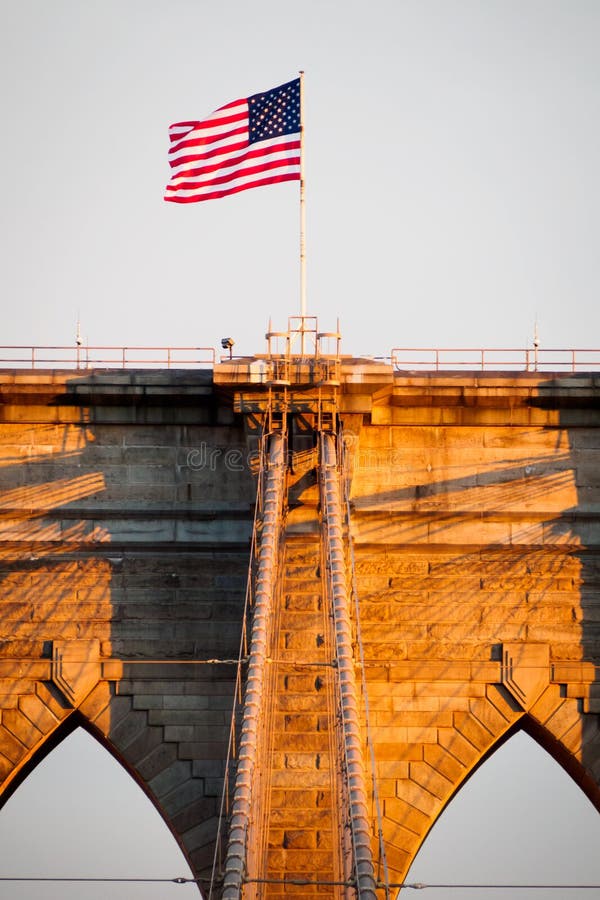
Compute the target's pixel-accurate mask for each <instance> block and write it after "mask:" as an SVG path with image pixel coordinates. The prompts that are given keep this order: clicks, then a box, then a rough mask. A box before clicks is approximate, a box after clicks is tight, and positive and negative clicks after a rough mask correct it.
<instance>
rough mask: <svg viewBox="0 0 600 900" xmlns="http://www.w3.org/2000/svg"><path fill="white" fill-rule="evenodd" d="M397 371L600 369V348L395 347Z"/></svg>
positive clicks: (585, 370) (394, 364) (394, 354)
mask: <svg viewBox="0 0 600 900" xmlns="http://www.w3.org/2000/svg"><path fill="white" fill-rule="evenodd" d="M391 360H392V366H393V367H394V369H395V370H396V371H418V372H451V371H458V372H464V371H467V370H475V371H485V372H494V371H496V372H498V371H509V372H594V371H596V372H600V350H590V349H584V348H581V349H571V350H566V349H546V348H544V349H541V348H539V347H537V348H535V347H534V348H532V349H520V350H519V349H512V348H492V347H487V348H474V347H462V348H461V347H458V348H450V347H443V348H442V347H394V349H393V350H392V352H391Z"/></svg>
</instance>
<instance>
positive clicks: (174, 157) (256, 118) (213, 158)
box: [165, 78, 301, 203]
mask: <svg viewBox="0 0 600 900" xmlns="http://www.w3.org/2000/svg"><path fill="white" fill-rule="evenodd" d="M300 120H301V116H300V79H299V78H296V79H294V80H293V81H290V82H287V83H286V84H282V85H279V86H278V87H276V88H273V89H272V90H270V91H265V92H264V93H261V94H254V95H253V96H251V97H247V98H245V99H241V100H235V101H233V102H232V103H227V104H226V105H225V106H222V107H220V108H219V109H217V110H215V112H213V113H211V115H210V116H208V117H207V118H206V119H203V120H202V121H193V122H178V123H176V124H174V125H171V127H170V129H169V137H170V140H171V147H170V150H169V163H170V165H171V167H172V169H173V174H172V177H171V181H170V182H169V184H168V185H167V188H166V192H165V200H169V201H173V202H175V203H193V202H198V201H200V200H213V199H217V198H219V197H226V196H227V195H229V194H234V193H237V192H238V191H243V190H247V189H248V188H253V187H261V186H263V185H267V184H275V183H277V182H280V181H297V180H299V179H300V169H301V121H300Z"/></svg>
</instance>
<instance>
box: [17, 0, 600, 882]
mask: <svg viewBox="0 0 600 900" xmlns="http://www.w3.org/2000/svg"><path fill="white" fill-rule="evenodd" d="M599 47H600V3H599V2H598V0H563V2H557V0H369V2H366V0H361V2H358V0H304V2H303V3H301V4H294V5H293V4H289V3H282V2H281V0H279V2H276V0H255V2H251V3H250V2H242V0H229V2H223V3H218V2H209V0H102V2H100V0H0V95H1V98H2V113H3V114H2V116H1V117H0V129H2V131H3V134H2V139H1V140H0V171H1V172H2V174H3V181H4V187H3V198H2V204H1V207H0V254H1V266H0V296H1V297H2V304H3V311H4V316H3V325H2V340H1V343H2V344H24V345H44V344H72V343H73V342H74V339H75V329H76V322H77V320H78V319H80V320H81V330H82V336H83V338H84V340H85V341H87V342H88V343H89V344H92V345H98V344H110V345H124V344H127V345H131V344H141V345H175V346H176V345H190V344H191V345H197V346H206V345H210V346H216V345H218V343H219V340H220V338H221V337H222V336H224V335H229V334H231V335H232V336H233V337H234V338H235V340H236V347H235V349H236V351H238V352H240V353H252V352H255V351H259V352H260V351H262V350H263V348H264V332H265V330H266V327H267V323H268V320H269V317H270V316H272V317H273V325H274V327H276V328H282V327H285V325H286V322H287V317H288V315H296V314H297V313H298V312H299V303H300V301H299V265H298V251H299V234H298V225H299V209H298V185H297V183H288V184H284V185H276V186H273V187H269V188H262V189H259V190H252V191H247V192H244V193H242V194H238V195H236V196H233V197H229V198H226V199H224V200H216V201H209V202H206V203H199V204H189V205H188V206H177V205H175V204H168V203H165V202H164V201H163V199H162V197H163V192H164V187H165V184H166V183H167V181H168V179H169V176H170V173H169V166H168V163H167V149H168V135H167V129H168V126H169V124H171V123H172V122H175V121H178V120H182V119H193V118H202V117H203V116H204V115H207V114H208V113H210V112H211V111H212V110H214V109H215V108H217V107H218V106H221V105H222V104H224V103H226V102H228V101H230V100H234V99H236V98H238V97H243V96H248V95H250V94H252V93H256V92H258V91H262V90H267V89H269V88H271V87H274V86H275V85H277V84H280V83H283V82H285V81H287V80H289V79H291V78H293V77H295V76H296V75H297V72H298V70H299V69H300V68H303V69H304V70H305V71H306V81H305V110H306V118H305V125H306V174H307V265H308V312H309V313H312V314H315V315H317V316H318V317H319V324H320V326H321V328H323V329H326V330H330V329H331V328H333V327H335V322H336V318H337V317H338V316H339V317H340V320H341V329H342V333H343V336H344V342H343V350H344V351H345V352H352V353H363V354H371V355H378V356H382V355H386V354H388V353H389V351H390V349H391V348H392V347H393V346H454V347H456V346H462V347H465V346H496V347H525V346H527V345H531V341H532V338H533V330H534V322H535V320H536V318H537V320H538V327H539V333H540V340H541V344H542V346H543V347H544V346H545V347H565V346H566V347H589V346H592V347H593V346H594V345H596V346H598V345H600V339H599V338H600V327H599V326H600V303H598V299H597V296H596V294H597V285H598V281H599V275H600V253H599V252H598V217H599V212H598V210H599V209H600V180H599V178H598V160H599V159H600V124H599V123H600V109H599V106H600V53H599V52H598V48H599ZM69 746H70V747H72V748H75V749H71V750H69V749H68V748H67V746H66V745H65V747H64V748H63V750H64V753H65V754H67V755H66V756H64V757H62V758H63V762H62V763H61V764H59V763H58V762H56V765H58V766H59V768H60V765H62V771H63V772H66V773H73V772H74V766H75V765H76V762H77V760H83V763H81V765H83V767H84V770H85V767H86V766H89V765H90V764H89V763H88V759H89V757H88V756H86V753H89V752H91V753H92V755H93V753H94V752H95V751H94V749H92V750H91V751H90V750H89V747H87V744H86V742H85V741H83V743H81V742H80V744H79V745H78V744H77V738H75V737H74V738H73V739H72V740H71V742H70V744H69ZM84 747H87V749H84ZM510 747H511V745H510V744H509V745H507V748H506V752H507V753H510V751H509V748H510ZM69 753H71V755H70V756H69V755H68V754H69ZM52 758H53V757H51V758H50V759H49V760H48V761H47V764H46V765H45V768H44V771H49V773H50V774H48V775H47V776H44V777H46V781H45V782H42V784H45V785H46V787H45V788H43V789H42V788H39V789H36V790H35V791H32V792H30V793H35V794H36V795H38V796H41V797H42V799H44V798H47V797H50V796H51V794H50V791H51V787H52V785H56V783H57V779H58V775H57V772H56V770H53V769H52V766H51V763H50V760H51V759H52ZM507 758H508V759H511V760H512V762H511V765H512V769H510V768H509V772H511V773H512V772H514V771H516V767H519V768H521V769H522V770H523V771H524V772H527V771H536V770H538V771H541V769H540V765H541V764H538V762H536V761H535V755H534V756H533V757H531V755H530V754H529V753H528V751H527V750H526V748H525V747H523V746H520V745H516V749H514V750H513V755H512V757H510V756H509V757H507ZM526 759H533V760H534V762H533V763H532V766H533V769H531V770H530V769H528V768H527V767H526V765H525V761H526ZM65 760H66V761H65ZM109 762H110V763H111V765H112V762H111V761H110V760H109ZM548 762H550V763H551V761H548ZM553 765H554V764H552V766H553ZM544 771H546V770H544ZM482 772H483V770H482ZM505 774H506V769H505ZM42 775H43V773H42V772H41V770H40V777H42ZM66 777H67V778H68V777H70V776H69V774H67V776H66ZM498 777H499V778H500V781H497V782H496V784H499V783H500V784H502V783H504V782H502V777H501V776H500V775H499V776H498ZM553 778H554V776H552V775H551V774H548V781H547V782H546V783H545V785H546V786H545V788H544V787H542V788H539V790H540V791H541V792H542V794H547V795H548V796H551V797H554V796H558V794H557V792H558V790H559V789H558V788H557V787H556V783H555V781H553ZM94 779H95V776H94ZM59 783H60V784H63V782H60V781H59ZM565 783H566V784H568V788H569V789H571V788H572V785H571V784H570V783H568V782H565ZM476 784H477V780H476V779H474V780H473V781H472V782H471V783H470V785H469V790H471V787H473V788H474V787H475V786H476ZM25 788H26V786H24V787H23V788H22V789H20V791H18V792H17V793H16V794H15V796H14V797H13V798H12V800H11V801H10V803H9V804H8V805H7V807H6V808H5V810H4V811H3V812H2V814H1V815H0V828H3V829H4V830H3V831H1V834H2V835H3V837H2V840H1V841H0V847H1V848H2V849H0V869H1V868H2V867H3V866H5V865H6V862H7V860H13V861H17V860H19V859H20V857H19V856H18V853H17V850H16V849H15V846H14V844H15V842H16V846H17V847H18V846H20V847H21V849H22V848H23V846H24V844H25V841H26V842H27V847H28V848H29V847H30V848H31V849H30V852H29V856H28V860H29V862H30V863H31V865H32V866H34V867H35V868H36V871H37V872H39V871H40V868H41V869H42V870H43V869H44V867H45V866H46V864H47V860H46V857H45V856H44V855H43V852H42V851H43V848H44V846H45V845H46V842H47V839H48V834H49V830H50V832H52V833H54V832H55V826H56V822H57V821H58V820H59V819H60V818H61V810H62V807H63V806H64V803H65V794H64V793H63V794H60V793H59V794H58V795H57V796H55V795H52V796H53V797H54V799H53V800H52V801H51V802H50V809H49V810H48V816H49V819H46V820H44V821H45V822H46V825H45V827H44V828H43V829H42V830H41V832H40V838H39V843H38V844H35V843H34V842H33V838H32V832H31V827H30V826H31V823H32V822H33V821H36V822H37V821H38V812H37V811H36V810H34V808H33V807H32V806H31V805H28V804H30V803H31V802H32V800H31V799H29V800H27V799H24V800H23V803H24V804H25V805H24V806H23V807H22V809H21V812H14V813H9V811H10V810H17V804H18V802H19V800H18V798H19V795H20V794H21V791H23V794H21V796H22V797H24V798H25ZM77 790H79V788H77ZM136 790H137V789H136ZM46 791H48V793H47V794H46ZM63 791H64V787H63ZM103 793H104V794H105V795H106V794H107V793H108V795H109V796H111V795H110V792H108V791H106V790H105V791H104V792H103ZM86 796H89V798H90V799H89V802H90V804H92V803H93V802H96V801H95V800H93V798H92V792H91V791H90V793H89V795H86ZM124 796H125V795H124V793H123V791H122V790H121V789H117V788H115V789H114V792H113V794H112V797H113V799H114V798H116V799H115V800H114V806H113V807H112V809H113V814H112V815H113V819H114V823H117V821H118V819H119V817H121V816H122V815H124V813H123V810H122V808H121V807H120V806H119V805H118V804H119V798H120V797H121V798H122V797H124ZM465 796H466V791H465ZM487 796H488V795H486V794H485V792H484V793H483V794H482V795H481V797H482V798H483V799H481V798H480V800H479V807H478V808H479V810H480V812H481V817H482V820H485V819H487V820H490V818H491V819H492V820H493V819H494V813H495V811H496V810H497V809H498V806H497V805H496V801H494V804H491V806H492V811H491V812H490V803H489V802H488V800H487V799H486V797H487ZM538 796H539V795H538ZM460 798H461V795H459V798H458V799H457V801H456V803H458V800H460ZM580 800H581V801H585V798H583V797H582V795H580V794H578V795H577V802H579V801H580ZM536 803H537V801H536ZM585 803H587V801H585ZM129 807H130V804H129V800H128V801H127V808H129ZM588 807H589V805H588ZM588 807H584V808H585V809H586V810H587V811H588V813H589V808H588ZM592 812H593V817H594V819H596V818H597V813H595V812H594V811H592ZM588 813H585V814H584V813H581V817H580V816H579V813H577V814H575V813H572V814H570V817H569V820H568V829H569V830H570V833H577V834H579V835H580V840H579V844H580V845H582V846H583V845H585V838H584V837H583V835H585V834H587V835H589V833H590V831H589V819H587V818H585V816H586V815H587V814H588ZM9 814H10V815H15V816H17V818H12V819H11V818H9ZM139 815H140V816H141V818H138V819H137V820H136V821H137V822H138V823H140V822H142V823H143V825H141V824H138V826H130V833H132V834H133V833H135V836H136V837H137V836H139V834H142V835H143V836H144V837H143V843H144V846H145V847H146V849H148V848H151V858H152V859H153V860H155V861H156V865H157V866H158V868H159V869H161V871H164V870H166V871H169V870H170V869H171V866H172V865H174V863H172V862H171V861H166V862H164V864H163V863H162V862H160V864H159V861H158V851H156V849H155V846H154V843H153V841H154V838H152V839H150V837H147V836H146V831H145V829H146V827H148V828H149V827H150V826H149V825H148V822H149V819H148V817H147V815H146V813H140V814H139ZM464 815H465V820H466V819H468V818H469V817H471V818H472V815H470V816H469V815H467V814H464ZM522 815H524V814H523V813H521V812H517V813H515V811H514V807H513V809H512V811H511V812H510V813H509V814H508V821H510V820H511V818H512V820H513V821H514V818H515V816H516V817H517V821H520V817H521V816H522ZM73 818H75V816H73ZM92 818H93V817H92ZM547 820H551V822H552V828H553V829H554V832H556V828H557V825H558V824H560V825H561V826H562V825H564V819H563V818H562V812H561V810H560V809H558V810H556V811H555V813H554V816H553V815H552V813H551V812H549V813H548V816H547ZM503 821H506V820H503ZM578 822H579V823H580V824H581V828H582V831H581V832H577V831H576V828H577V823H578ZM488 824H489V821H488ZM493 824H495V827H496V830H497V831H499V832H500V833H502V832H504V833H506V832H508V831H510V829H509V828H508V827H501V826H499V825H498V823H497V822H496V823H493ZM463 825H464V822H463ZM463 825H459V826H456V825H455V826H453V827H452V829H451V831H452V833H453V834H454V835H456V834H457V833H458V834H459V835H460V834H461V831H460V829H461V828H462V827H463ZM538 827H541V826H538V824H535V823H530V831H531V832H532V833H533V832H534V831H536V830H537V829H538ZM111 830H112V820H111V827H110V828H108V829H107V828H106V827H105V828H104V833H106V832H107V831H108V832H111ZM479 830H480V829H479ZM25 832H26V833H27V836H25ZM480 833H481V832H480ZM90 834H91V840H92V841H93V846H94V847H95V848H96V851H97V853H98V860H99V861H101V862H102V865H104V860H107V862H106V868H105V869H104V871H107V870H108V869H110V871H111V872H113V871H114V869H111V866H113V863H109V862H108V859H109V856H110V851H109V850H108V849H107V850H104V849H103V848H104V845H103V844H102V843H101V838H100V837H99V836H98V835H97V834H96V832H95V831H92V832H90ZM9 837H12V839H13V845H11V844H10V843H9ZM79 839H80V837H79V838H77V840H76V839H75V837H73V836H71V838H67V837H63V838H62V840H61V842H60V843H61V846H62V848H63V851H64V860H63V862H62V864H61V865H59V866H58V868H59V869H61V868H62V870H63V871H66V870H69V871H71V870H73V869H80V868H81V867H82V866H83V867H85V866H86V865H87V862H86V860H87V857H85V855H81V856H80V855H78V853H79V851H78V853H77V854H76V853H75V852H74V848H78V847H79V843H78V841H79ZM549 840H550V838H549V837H548V836H547V835H546V836H542V837H538V844H537V846H538V847H540V846H542V847H549V846H551V845H550V844H549V843H548V841H549ZM596 840H597V838H596ZM70 841H74V843H73V844H70V843H69V842H70ZM432 841H433V835H432ZM448 841H449V839H448V838H444V839H443V841H442V843H443V845H444V846H445V847H446V848H448V847H449V843H448ZM30 842H31V843H30ZM461 843H462V845H463V846H464V845H465V844H466V843H467V840H463V841H462V842H461V841H460V840H459V845H460V844H461ZM169 846H171V847H172V841H171V843H170V845H169ZM521 846H522V842H521ZM552 846H553V845H552ZM585 846H587V845H585ZM82 852H83V851H82ZM132 852H133V851H132ZM166 852H167V851H166V850H165V853H166ZM168 852H170V851H168ZM177 852H178V851H177ZM515 852H516V851H515ZM553 853H555V851H554V850H553V851H552V853H551V854H549V855H550V856H551V855H552V854H553ZM457 854H458V850H451V851H447V854H446V857H445V859H446V861H447V860H448V859H453V860H457V859H458V858H459V857H458V855H457ZM596 855H597V854H596ZM592 856H593V854H592V853H591V851H590V853H588V854H587V859H588V862H589V865H588V867H587V868H585V867H583V866H582V867H581V868H580V873H581V875H582V877H583V876H589V877H592V878H595V879H596V880H599V879H600V874H599V872H598V868H597V866H596V869H595V871H594V869H593V867H592V863H591V862H590V859H591V857H592ZM2 857H3V858H2ZM530 857H534V858H536V859H537V857H536V854H535V853H534V854H530ZM178 858H179V857H177V859H178ZM165 859H167V858H166V857H165ZM168 859H169V860H171V858H170V857H169V858H168ZM127 860H129V861H131V863H132V866H133V863H134V862H135V868H136V870H138V869H140V868H142V869H143V868H144V867H145V866H146V865H149V862H148V858H146V862H144V861H143V860H141V859H139V858H138V857H134V856H131V857H130V856H128V857H127ZM127 860H126V861H127ZM478 861H481V858H480V857H478ZM55 862H56V859H55ZM122 863H123V860H120V861H117V863H116V865H117V868H119V867H120V866H121V864H122ZM432 865H433V864H428V867H427V868H426V869H421V868H419V870H418V879H419V880H423V881H426V880H431V877H430V876H429V875H428V872H434V871H435V872H436V874H439V872H438V870H437V869H434V868H433V867H432ZM594 865H596V864H595V863H594ZM177 868H178V870H179V871H176V872H174V874H180V872H181V870H182V867H181V866H178V867H177ZM584 868H585V871H584ZM120 871H123V869H122V867H121V868H120ZM152 871H153V872H154V871H156V870H155V869H153V870H152ZM486 871H487V872H488V873H489V875H490V877H493V878H495V877H496V876H497V869H496V868H494V864H492V863H491V862H490V863H489V867H488V868H487V869H486ZM502 871H504V869H503V870H502ZM530 871H531V873H533V874H532V877H534V878H539V877H540V874H541V873H540V872H539V870H538V869H535V871H534V869H531V870H530ZM452 872H453V873H454V874H455V875H456V877H457V878H458V877H460V878H464V879H466V880H468V879H469V877H472V875H471V872H470V871H467V869H465V868H460V867H457V868H456V870H454V869H452ZM569 873H570V870H568V871H567V870H566V869H565V875H569ZM28 874H32V869H30V871H29V873H28ZM442 874H443V873H442ZM37 890H38V889H37V888H36V891H37ZM86 890H87V889H86ZM90 890H92V889H91V888H90ZM116 890H117V889H116V888H115V889H114V890H113V889H111V897H113V898H117V897H118V896H121V895H118V894H117V892H116ZM171 890H172V891H173V892H174V893H175V897H178V896H179V897H182V898H185V896H187V895H186V894H185V893H184V892H185V891H188V890H189V889H188V888H185V887H179V888H172V889H171ZM41 891H42V888H41V887H40V888H39V892H38V893H36V892H35V891H34V890H33V889H32V888H31V886H29V887H28V888H27V889H26V890H25V891H24V892H23V893H21V894H17V889H16V888H15V886H14V885H12V886H7V885H3V884H0V897H1V898H2V900H13V898H16V897H17V896H19V897H23V898H27V900H30V898H34V897H36V896H38V897H40V898H41V897H44V898H50V897H52V898H54V897H56V898H58V897H61V898H63V897H66V896H67V893H66V889H63V888H59V889H56V891H55V893H54V894H50V893H45V894H42V893H41ZM599 895H600V894H599ZM73 896H78V897H82V898H86V900H87V898H92V897H104V896H106V893H105V892H104V893H102V892H101V893H99V894H93V893H89V894H87V893H84V890H83V888H78V889H77V894H76V895H75V893H74V894H73ZM122 896H123V897H127V898H133V897H134V896H135V897H137V896H140V897H141V896H144V897H149V896H151V894H150V893H149V889H148V890H145V889H144V891H142V893H140V894H135V893H134V889H133V888H128V889H127V892H126V893H123V894H122ZM160 896H161V897H167V896H169V897H170V896H171V894H167V893H165V892H164V891H163V892H162V893H161V894H160ZM427 896H430V894H429V893H428V895H427ZM431 896H433V900H439V898H440V896H441V895H440V894H436V895H431ZM452 896H456V894H453V895H452ZM465 896H466V895H465ZM528 896H529V897H530V900H531V898H532V895H531V894H530V895H528ZM564 896H566V894H565V895H564ZM586 896H590V892H587V894H586ZM467 900H468V897H467Z"/></svg>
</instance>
